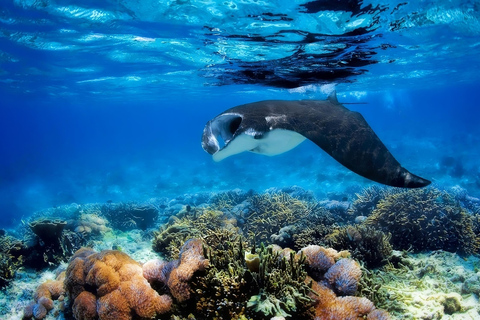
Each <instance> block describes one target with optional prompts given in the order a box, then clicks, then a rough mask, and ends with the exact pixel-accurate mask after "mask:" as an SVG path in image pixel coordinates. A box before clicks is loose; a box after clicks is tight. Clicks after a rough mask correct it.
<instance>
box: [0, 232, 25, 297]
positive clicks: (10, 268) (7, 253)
mask: <svg viewBox="0 0 480 320" xmlns="http://www.w3.org/2000/svg"><path fill="white" fill-rule="evenodd" d="M24 250H25V246H24V244H23V243H22V242H21V241H20V240H18V239H15V238H14V237H12V236H9V235H3V236H0V288H3V287H5V286H6V285H8V284H9V283H10V281H12V279H13V277H14V276H15V273H16V271H17V270H18V268H20V266H21V265H22V264H23V256H22V254H23V253H24Z"/></svg>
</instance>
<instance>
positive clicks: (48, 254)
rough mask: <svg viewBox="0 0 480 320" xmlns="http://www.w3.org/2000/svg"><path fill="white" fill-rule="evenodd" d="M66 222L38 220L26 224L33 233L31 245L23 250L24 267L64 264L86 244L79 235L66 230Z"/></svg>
mask: <svg viewBox="0 0 480 320" xmlns="http://www.w3.org/2000/svg"><path fill="white" fill-rule="evenodd" d="M66 225H67V222H66V221H64V220H60V219H50V218H39V219H36V220H34V221H32V222H30V223H29V224H28V226H29V228H30V229H31V232H33V235H34V239H33V243H31V244H30V245H29V246H27V247H26V248H25V252H24V265H26V266H28V267H32V268H35V269H41V268H44V267H47V266H49V265H56V264H59V263H61V262H66V261H67V260H68V258H69V257H70V256H71V255H72V254H73V253H74V252H75V251H76V250H78V249H79V248H80V247H81V246H82V245H84V244H85V243H86V239H85V238H84V237H83V236H82V235H81V234H79V233H76V232H74V231H70V230H66V229H65V227H66Z"/></svg>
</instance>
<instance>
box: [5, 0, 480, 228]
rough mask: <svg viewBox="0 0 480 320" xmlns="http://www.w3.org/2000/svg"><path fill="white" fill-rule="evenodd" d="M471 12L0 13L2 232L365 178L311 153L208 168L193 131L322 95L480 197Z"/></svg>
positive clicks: (94, 5)
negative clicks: (125, 205)
mask: <svg viewBox="0 0 480 320" xmlns="http://www.w3.org/2000/svg"><path fill="white" fill-rule="evenodd" d="M479 18H480V2H478V1H455V0H454V1H410V2H405V1H300V0H299V1H286V0H285V1H259V0H257V1H254V0H252V1H246V0H244V1H193V0H192V1H169V2H164V1H160V2H159V1H150V0H140V1H132V0H124V1H78V0H77V1H75V0H72V1H60V0H59V1H54V0H41V1H40V0H39V1H37V0H14V1H11V0H1V1H0V111H1V115H0V137H1V138H0V227H2V228H8V227H12V226H15V225H18V224H19V223H20V221H21V220H22V219H25V218H27V217H28V216H29V215H31V214H32V213H33V212H35V211H37V210H41V209H44V208H48V207H52V206H58V205H62V204H68V203H72V202H77V203H88V202H97V201H101V202H103V201H107V200H112V201H129V200H145V199H149V198H152V197H175V196H177V195H182V194H184V193H195V192H211V191H212V192H213V191H220V190H229V189H234V188H242V189H255V190H258V191H262V190H264V189H266V188H270V187H284V186H291V185H299V186H302V187H304V188H306V189H308V190H312V191H313V192H314V193H315V194H316V195H317V197H318V198H320V199H322V198H332V197H333V198H335V197H345V196H347V197H354V194H355V192H358V191H359V190H361V189H362V188H363V187H366V186H368V185H371V184H373V183H372V182H370V181H367V180H366V179H364V178H361V177H359V176H357V175H355V174H353V173H351V172H349V171H348V170H347V169H345V168H343V167H342V166H340V165H339V164H337V163H336V162H335V161H334V160H332V159H331V158H330V157H329V156H328V155H327V154H325V153H324V152H323V151H322V150H320V149H319V148H318V147H316V146H315V145H314V144H313V143H311V142H309V141H307V142H304V143H303V144H302V145H300V146H299V147H297V148H296V149H295V150H294V151H290V152H288V153H286V154H283V155H280V156H277V157H263V156H261V155H256V154H251V153H245V154H241V155H238V156H235V157H231V158H228V159H226V160H224V161H222V162H219V163H215V162H214V161H213V160H212V159H211V156H210V155H208V154H207V153H205V152H204V151H203V150H202V148H201V144H200V138H201V134H202V130H203V127H204V125H205V123H206V122H207V121H208V120H209V119H211V118H213V117H214V116H216V115H217V114H218V113H220V112H222V111H223V110H225V109H227V108H230V107H233V106H235V105H238V104H242V103H248V102H253V101H258V100H265V99H324V98H325V97H326V94H327V93H328V91H329V90H331V89H332V88H333V87H335V88H336V91H337V93H338V96H339V100H340V101H341V102H346V103H359V102H360V103H361V104H348V105H346V106H347V107H349V108H350V109H352V110H357V111H360V112H361V113H362V114H363V115H364V117H365V118H366V119H367V121H368V122H369V123H370V125H371V126H372V128H373V129H374V130H375V131H376V132H377V134H378V135H379V136H380V138H381V139H382V140H383V141H384V143H385V144H386V145H387V147H388V148H389V149H390V150H391V151H392V153H393V154H394V156H395V157H396V158H397V159H398V160H399V161H400V162H401V163H402V165H403V166H405V167H406V168H408V169H409V170H410V171H412V172H414V173H415V174H418V175H420V176H422V177H425V178H427V179H430V180H432V181H433V183H434V184H435V185H437V186H438V187H441V188H450V187H452V186H457V185H458V186H460V187H462V188H465V189H466V190H467V192H468V193H469V194H470V195H471V196H474V197H480V166H479V159H480V135H479V133H480V132H479V130H480V129H479V123H480V122H479V115H480V111H479V110H478V107H479V104H478V101H479V100H480V90H479V88H480V85H479V79H480V73H479V72H478V70H479V67H480V63H479V62H480V20H479Z"/></svg>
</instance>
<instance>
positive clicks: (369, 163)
mask: <svg viewBox="0 0 480 320" xmlns="http://www.w3.org/2000/svg"><path fill="white" fill-rule="evenodd" d="M219 139H220V141H219ZM305 139H309V140H310V141H312V142H313V143H315V144H316V145H317V146H319V147H320V148H321V149H323V150H324V151H325V152H327V153H328V154H329V155H330V156H332V157H333V158H334V159H335V160H337V161H338V162H339V163H340V164H342V165H343V166H345V167H346V168H348V169H349V170H351V171H353V172H355V173H357V174H359V175H361V176H362V177H365V178H367V179H370V180H373V181H376V182H378V183H382V184H385V185H389V186H394V187H402V188H420V187H425V186H427V185H429V184H430V181H428V180H426V179H423V178H421V177H419V176H417V175H414V174H413V173H411V172H409V171H408V170H407V169H405V168H403V167H402V166H401V165H400V163H399V162H398V161H397V160H396V159H395V158H394V157H393V155H392V154H391V153H390V151H388V149H387V147H386V146H385V145H384V144H383V143H382V141H381V140H380V139H379V138H378V136H377V135H376V134H375V132H374V131H373V129H372V128H371V127H370V126H369V125H368V123H367V121H365V119H364V118H363V116H362V115H361V114H360V113H358V112H354V111H350V110H349V109H347V108H346V107H344V106H343V105H342V104H340V103H339V102H338V100H337V96H336V93H335V92H333V93H331V94H330V95H329V96H328V98H327V99H326V100H297V101H287V100H266V101H259V102H254V103H248V104H244V105H240V106H236V107H233V108H231V109H228V110H226V111H224V112H222V113H221V114H219V115H218V116H216V117H215V118H213V119H212V120H210V121H208V122H207V124H206V126H205V129H204V130H203V136H202V147H203V149H204V150H205V151H206V152H208V153H209V154H211V155H212V157H213V160H215V161H221V160H223V159H225V158H227V157H230V156H232V155H235V154H238V153H241V152H244V151H250V152H254V153H259V154H263V155H268V156H274V155H278V154H281V153H284V152H287V151H289V150H291V149H293V148H295V147H296V146H298V145H299V144H300V143H302V142H303V141H304V140H305ZM221 143H222V146H221Z"/></svg>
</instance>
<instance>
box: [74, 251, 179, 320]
mask: <svg viewBox="0 0 480 320" xmlns="http://www.w3.org/2000/svg"><path fill="white" fill-rule="evenodd" d="M88 253H90V252H89V251H88V250H82V251H78V252H77V253H76V254H75V255H74V256H73V258H72V259H71V261H70V263H69V265H68V268H67V275H66V279H65V284H66V288H67V291H68V294H69V296H70V298H71V299H72V300H73V313H74V317H75V319H77V320H79V319H96V315H95V313H96V314H97V315H98V319H99V320H130V319H132V317H137V316H138V317H140V318H154V317H155V316H156V315H158V314H163V313H165V312H168V311H169V310H170V308H171V304H172V300H171V298H170V297H169V296H168V295H162V296H160V295H159V294H158V293H157V292H156V291H155V290H153V289H152V288H151V287H150V284H149V283H148V281H147V280H146V279H145V278H144V277H143V270H142V267H141V266H140V264H139V263H138V262H136V261H135V260H133V259H131V258H130V257H129V256H128V255H127V254H125V253H123V252H120V251H115V250H105V251H102V252H99V253H90V254H88ZM84 292H88V293H84ZM94 299H95V303H94ZM94 305H95V308H96V309H95V310H94V309H93V306H94Z"/></svg>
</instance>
